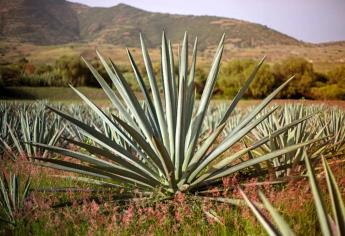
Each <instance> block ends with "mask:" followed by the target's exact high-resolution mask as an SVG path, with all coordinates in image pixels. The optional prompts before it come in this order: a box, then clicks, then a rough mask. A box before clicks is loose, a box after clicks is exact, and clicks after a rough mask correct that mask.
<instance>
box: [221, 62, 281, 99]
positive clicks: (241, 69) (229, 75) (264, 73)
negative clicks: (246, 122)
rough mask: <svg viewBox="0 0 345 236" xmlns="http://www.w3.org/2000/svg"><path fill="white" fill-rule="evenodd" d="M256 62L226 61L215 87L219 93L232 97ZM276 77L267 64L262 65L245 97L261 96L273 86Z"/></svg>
mask: <svg viewBox="0 0 345 236" xmlns="http://www.w3.org/2000/svg"><path fill="white" fill-rule="evenodd" d="M255 65H256V63H255V61H253V60H233V61H230V62H228V63H227V64H226V65H225V66H224V67H223V69H222V70H221V73H220V79H219V81H218V84H217V87H218V89H219V91H220V94H221V95H223V96H225V97H229V98H232V97H234V96H235V95H236V94H237V92H238V91H239V90H240V88H241V87H242V86H243V84H244V83H245V80H246V78H248V77H249V75H250V74H251V73H252V71H253V69H254V67H255ZM275 85H276V79H275V77H274V76H273V74H272V72H271V68H270V66H269V65H267V64H265V65H262V66H261V68H260V70H259V71H258V72H257V74H256V77H255V79H254V81H253V83H252V84H251V85H250V87H249V91H248V93H247V97H251V98H263V97H265V96H267V95H268V94H269V92H270V91H272V89H273V88H274V87H275Z"/></svg>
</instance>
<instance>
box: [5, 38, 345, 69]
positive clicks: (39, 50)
mask: <svg viewBox="0 0 345 236" xmlns="http://www.w3.org/2000/svg"><path fill="white" fill-rule="evenodd" d="M225 48H226V50H225V52H224V59H225V60H230V59H261V58H262V57H263V56H264V55H266V57H267V62H268V63H275V62H277V61H280V60H282V59H285V58H287V57H291V56H298V57H303V58H306V59H307V60H308V61H310V62H312V63H313V64H314V67H315V70H316V71H319V72H324V71H327V70H329V69H332V68H334V67H335V66H338V65H342V64H345V43H344V42H339V43H331V44H320V45H309V46H308V45H307V46H294V45H291V46H288V45H287V46H281V45H270V46H262V47H251V48H237V47H233V46H231V45H226V47H225ZM96 49H98V50H99V51H100V52H101V53H102V54H103V55H104V56H106V57H110V58H112V59H113V60H114V61H115V62H116V63H117V64H127V63H128V59H127V54H126V50H125V48H123V47H120V46H116V45H111V44H101V45H97V44H94V43H92V44H87V43H85V44H80V43H78V44H64V45H55V46H35V45H32V44H23V43H7V42H0V63H1V62H5V61H7V62H13V61H15V60H17V59H19V58H22V57H25V58H27V59H28V60H29V61H30V62H31V63H33V64H41V63H53V62H54V61H55V60H56V59H58V58H60V57H62V56H73V55H75V56H79V55H82V56H84V57H86V58H88V59H90V58H94V57H96V52H95V51H96ZM174 49H175V55H177V45H174ZM130 50H131V52H132V53H133V55H134V56H135V57H136V58H138V59H140V60H139V61H141V50H140V49H139V48H130ZM214 50H215V49H214V48H212V47H211V48H208V49H206V50H204V51H202V52H199V60H198V63H199V65H200V64H202V63H206V62H209V61H210V60H212V58H213V55H214ZM150 55H151V57H152V60H153V61H155V62H158V61H159V49H158V48H154V49H150Z"/></svg>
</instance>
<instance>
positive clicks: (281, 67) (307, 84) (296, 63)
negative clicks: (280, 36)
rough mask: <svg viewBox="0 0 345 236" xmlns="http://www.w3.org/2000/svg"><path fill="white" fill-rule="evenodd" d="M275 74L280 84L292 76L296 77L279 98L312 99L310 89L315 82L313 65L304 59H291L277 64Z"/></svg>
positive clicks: (274, 68)
mask: <svg viewBox="0 0 345 236" xmlns="http://www.w3.org/2000/svg"><path fill="white" fill-rule="evenodd" d="M273 73H274V76H275V77H276V79H277V80H278V84H280V83H282V82H284V81H286V80H287V79H289V78H290V77H291V76H293V75H294V76H295V79H294V80H292V81H291V82H290V83H289V85H288V86H287V88H286V89H284V91H282V92H281V93H280V94H279V95H278V97H281V98H301V97H306V98H308V97H310V89H311V87H312V85H313V82H314V80H315V77H316V75H315V72H314V68H313V64H312V63H310V62H308V61H307V60H306V59H304V58H299V57H290V58H287V59H285V60H283V61H282V62H281V63H278V64H275V65H274V67H273Z"/></svg>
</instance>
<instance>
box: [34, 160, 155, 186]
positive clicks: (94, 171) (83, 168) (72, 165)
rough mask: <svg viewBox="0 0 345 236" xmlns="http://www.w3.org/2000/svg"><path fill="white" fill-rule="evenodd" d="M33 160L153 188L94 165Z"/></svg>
mask: <svg viewBox="0 0 345 236" xmlns="http://www.w3.org/2000/svg"><path fill="white" fill-rule="evenodd" d="M34 160H37V161H39V162H37V164H39V165H41V166H45V167H50V168H54V169H59V170H63V171H68V172H74V173H78V174H84V175H88V176H93V177H97V178H102V179H108V180H113V181H120V182H123V183H127V184H131V185H137V186H138V187H141V188H144V189H147V188H149V189H153V187H152V186H151V185H149V184H147V183H144V182H141V181H138V180H135V179H131V178H127V177H124V176H120V175H116V174H114V173H110V172H107V171H105V170H102V169H98V168H95V167H91V166H84V165H80V164H76V163H71V162H68V161H61V160H57V159H42V158H34Z"/></svg>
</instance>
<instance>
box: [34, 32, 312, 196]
mask: <svg viewBox="0 0 345 236" xmlns="http://www.w3.org/2000/svg"><path fill="white" fill-rule="evenodd" d="M140 41H141V48H142V55H143V60H144V64H145V67H146V73H147V80H148V83H146V82H145V80H144V77H143V75H142V74H141V71H140V70H139V69H138V66H137V63H136V61H135V60H134V58H133V56H132V54H131V52H130V51H129V50H127V53H128V58H129V62H130V64H131V67H132V69H133V73H134V76H135V78H136V80H137V82H138V84H139V86H140V89H141V91H142V94H143V98H144V99H143V103H144V105H142V104H141V102H140V101H139V100H138V98H137V96H136V94H135V93H134V92H133V91H132V89H131V88H130V86H129V84H128V83H127V81H126V79H125V78H124V77H123V75H122V74H121V72H120V71H119V69H118V68H117V66H116V65H115V64H114V63H113V62H112V61H111V60H106V59H104V58H103V57H102V56H101V54H100V53H98V52H97V54H98V56H99V58H100V61H101V63H102V64H103V66H104V68H105V70H106V71H107V73H108V75H109V77H110V79H111V81H112V83H113V87H114V88H115V89H116V91H114V90H113V89H112V88H111V87H110V86H109V85H108V83H106V81H105V80H104V78H102V77H101V75H100V74H99V73H98V72H97V71H96V70H95V69H94V67H93V66H92V65H91V64H90V63H88V62H87V61H85V63H86V64H87V66H88V67H89V68H90V70H91V72H92V73H93V75H94V77H95V78H96V79H97V81H98V82H99V84H100V85H101V87H102V88H103V90H104V92H105V93H106V94H107V96H108V97H109V99H110V101H111V103H112V105H113V106H114V108H115V109H116V110H117V112H118V114H119V115H115V114H109V113H106V112H104V111H103V110H102V109H100V108H99V107H98V106H97V105H96V104H95V103H93V102H92V101H90V100H89V99H88V98H87V97H86V96H85V95H83V94H82V93H81V92H79V91H78V90H77V89H75V88H73V87H72V89H73V90H74V91H75V92H76V93H77V94H78V95H79V96H80V97H81V98H82V99H83V100H84V102H85V103H86V104H87V105H88V106H89V107H90V109H92V110H93V111H94V112H95V113H96V114H97V115H98V116H99V117H100V118H101V119H102V120H103V122H104V123H106V124H107V126H108V129H109V130H111V131H112V132H113V133H116V134H117V136H116V137H120V138H121V142H118V141H117V139H114V138H112V136H111V135H110V136H109V135H107V134H106V133H104V132H101V131H100V130H99V129H96V128H95V127H93V126H90V125H88V124H87V123H84V122H83V120H82V119H76V118H74V117H72V116H70V115H68V114H66V113H64V112H62V111H59V110H57V109H54V108H52V107H48V108H49V109H50V110H51V111H53V112H55V113H57V114H58V115H60V116H61V117H63V118H65V119H66V120H68V121H70V122H71V123H72V124H74V125H75V126H77V127H78V128H79V129H80V131H81V132H82V133H83V135H85V136H86V137H88V138H89V140H91V141H92V142H87V143H85V142H80V141H77V140H68V141H69V142H70V143H72V144H74V145H75V146H78V147H80V148H81V150H83V151H82V152H78V151H72V150H68V149H64V148H61V147H56V146H52V145H45V144H37V143H34V144H33V145H35V146H39V147H42V148H45V149H47V150H50V151H52V152H55V153H58V154H61V155H63V156H69V157H72V158H74V159H75V160H77V161H76V162H72V161H63V160H59V159H51V158H46V159H42V158H36V160H37V161H38V162H39V163H40V164H41V165H44V166H48V167H52V168H57V169H61V170H65V171H70V172H75V173H79V174H83V175H86V176H88V177H85V176H84V177H81V178H79V180H81V181H87V182H90V183H94V184H100V185H105V186H114V187H119V185H121V186H124V189H125V191H124V192H123V193H126V194H127V195H126V196H128V193H133V194H134V191H126V190H127V189H129V190H133V189H139V190H140V191H142V192H145V193H148V194H150V193H153V192H155V191H156V190H157V189H158V190H159V192H160V193H161V194H162V195H163V196H170V195H172V194H174V193H176V192H178V191H184V192H186V191H188V192H196V191H198V190H199V189H200V188H204V187H205V186H208V185H211V184H214V183H217V182H218V181H219V180H221V178H222V177H224V176H227V175H230V174H232V173H235V172H238V171H241V170H244V169H246V168H248V167H251V166H253V165H256V164H258V163H261V162H263V161H266V160H269V159H272V158H275V157H278V156H281V155H284V154H286V153H289V152H291V151H294V150H297V149H299V148H301V147H303V146H305V145H308V144H310V143H312V142H314V141H308V142H305V143H296V144H294V145H291V146H288V147H284V148H283V149H279V150H275V151H273V152H271V153H268V154H265V155H262V156H259V157H256V158H255V159H251V160H247V159H245V158H242V157H243V156H245V155H246V154H247V153H248V151H250V150H254V149H255V148H257V147H260V146H261V145H263V144H265V143H266V142H268V141H269V140H270V138H272V137H274V136H277V135H279V134H281V133H283V132H285V131H286V130H288V129H289V128H291V127H293V126H294V125H296V124H298V123H300V122H302V121H304V120H305V119H307V118H308V117H304V118H301V119H299V120H295V121H293V122H291V123H289V124H286V125H284V126H282V127H280V128H279V129H277V130H276V131H275V132H273V133H271V134H270V137H268V136H267V137H262V138H261V139H260V140H256V141H255V142H253V143H251V144H250V145H248V147H247V148H245V149H243V150H240V151H236V152H232V153H231V154H227V155H225V154H224V153H225V152H226V151H227V150H229V149H231V147H232V146H234V145H235V144H236V143H238V142H239V141H240V140H241V139H242V138H243V137H245V136H246V135H247V134H248V133H249V132H250V131H251V130H252V129H253V128H254V127H256V126H257V125H258V124H260V123H261V122H262V121H263V120H265V119H266V118H267V117H269V116H270V115H271V114H272V113H273V112H274V111H275V109H276V108H270V109H269V110H268V111H267V112H265V113H264V114H261V115H260V116H259V117H258V114H259V113H261V111H262V110H263V109H264V108H265V107H266V106H267V105H268V103H269V102H270V101H271V100H272V99H273V98H274V97H275V95H276V94H278V93H279V91H281V90H282V89H283V88H284V87H285V86H286V85H287V84H288V83H289V81H290V80H291V79H292V78H290V79H289V80H287V81H286V82H285V83H284V84H282V85H281V86H280V87H279V88H277V89H276V90H275V91H274V92H272V93H271V94H270V95H269V96H268V97H267V98H265V99H264V100H262V101H261V103H260V104H259V105H258V106H256V107H255V108H254V109H253V110H252V111H251V112H250V113H248V114H247V115H246V116H245V117H243V119H241V121H240V122H239V123H238V124H237V125H236V127H233V128H232V129H231V132H229V133H228V135H227V136H226V137H224V138H223V139H222V140H221V141H220V140H219V139H218V138H219V136H220V134H221V133H222V131H223V130H224V128H225V127H226V125H227V122H228V120H229V118H230V117H231V115H232V113H233V111H234V109H235V108H236V106H237V104H238V102H239V100H240V99H241V97H242V96H243V94H244V93H245V92H246V91H247V89H248V87H249V85H250V83H251V82H252V81H253V79H254V77H255V74H256V73H257V71H258V70H259V68H260V66H261V64H262V63H263V60H262V61H261V62H260V63H259V64H258V65H257V66H256V67H255V69H254V70H253V72H252V74H251V75H250V77H249V78H248V79H247V81H246V82H245V84H244V85H243V87H242V89H241V90H240V91H239V92H238V94H237V95H236V97H235V98H234V99H233V100H232V101H231V102H230V104H229V106H228V107H227V109H226V111H225V113H224V114H223V116H222V119H221V120H220V122H219V123H218V124H217V125H216V127H215V129H213V130H212V132H210V133H208V135H207V136H206V135H205V133H204V132H202V130H203V122H204V121H205V118H206V114H207V110H208V107H209V104H210V100H211V95H212V91H213V88H214V86H215V82H216V78H217V74H218V71H219V67H220V61H221V57H222V53H223V48H224V45H223V43H224V36H223V37H222V39H221V41H220V43H219V46H218V48H217V49H216V54H215V57H214V59H213V63H212V65H211V68H210V71H209V74H208V78H207V81H206V84H205V88H204V91H203V93H202V95H201V98H200V102H198V103H196V101H195V88H194V77H195V74H194V73H195V67H196V57H197V39H196V40H195V43H194V47H193V54H192V57H191V63H190V66H189V57H188V46H189V44H188V37H187V34H185V36H184V39H183V42H182V45H181V47H180V51H179V59H178V63H177V64H178V73H177V74H175V70H174V68H175V59H176V58H175V57H174V55H173V49H172V46H171V42H170V41H168V40H167V39H166V36H165V34H164V33H163V35H162V46H161V80H162V85H163V86H162V89H163V91H162V94H161V91H160V89H159V87H158V79H157V77H156V75H155V74H154V72H153V67H152V63H151V59H150V56H149V52H148V50H147V47H146V45H145V42H144V39H143V37H142V36H140ZM148 85H149V86H148ZM201 140H202V142H201ZM123 143H125V144H126V145H123ZM85 151H87V152H85ZM220 157H222V158H221V159H220ZM77 179H78V178H77ZM136 192H137V191H136ZM129 196H130V194H129Z"/></svg>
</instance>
